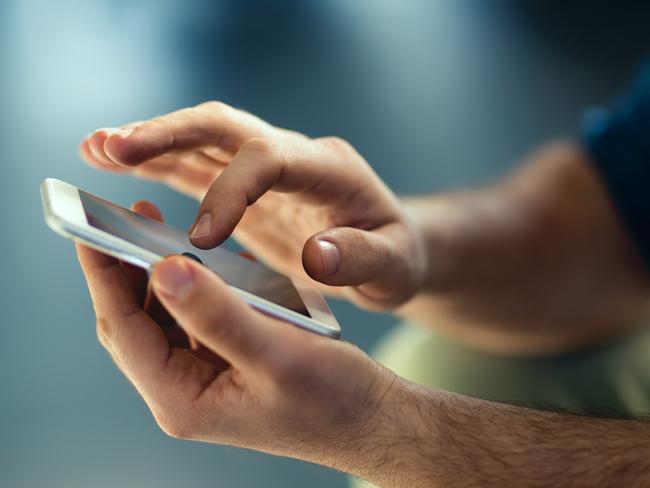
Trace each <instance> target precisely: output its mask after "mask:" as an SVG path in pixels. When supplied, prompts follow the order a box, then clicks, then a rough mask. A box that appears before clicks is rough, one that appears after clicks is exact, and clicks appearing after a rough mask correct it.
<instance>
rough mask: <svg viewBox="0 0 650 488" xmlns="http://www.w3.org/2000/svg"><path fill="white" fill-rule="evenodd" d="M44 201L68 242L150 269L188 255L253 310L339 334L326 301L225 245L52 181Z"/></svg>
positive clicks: (53, 226)
mask: <svg viewBox="0 0 650 488" xmlns="http://www.w3.org/2000/svg"><path fill="white" fill-rule="evenodd" d="M41 198H42V200H43V211H44V213H45V221H46V222H47V224H48V225H49V226H50V228H51V229H52V230H54V231H55V232H57V233H59V234H61V235H62V236H64V237H67V238H68V239H72V240H75V241H79V242H81V243H83V244H85V245H86V246H88V247H92V248H94V249H96V250H98V251H100V252H103V253H105V254H109V255H111V256H114V257H116V258H118V259H121V260H123V261H126V262H128V263H131V264H133V265H136V266H139V267H142V268H145V269H147V270H150V269H152V267H153V266H154V265H155V264H156V263H157V262H158V261H160V260H162V259H163V258H164V257H165V256H169V255H172V254H185V255H186V256H188V257H190V258H192V259H195V260H196V261H198V262H200V263H201V264H203V265H204V266H206V267H208V268H209V269H211V270H212V271H214V272H215V273H216V274H217V275H219V276H220V277H221V279H223V280H224V281H225V282H226V283H227V284H228V285H229V286H230V287H231V288H232V290H233V291H234V292H235V293H236V294H237V295H239V296H240V297H241V298H242V299H243V300H244V301H245V302H246V303H248V304H249V305H251V306H252V307H254V308H255V309H257V310H260V311H262V312H264V313H266V314H268V315H272V316H273V317H276V318H278V319H281V320H284V321H286V322H290V323H291V324H294V325H296V326H298V327H302V328H303V329H306V330H309V331H311V332H315V333H317V334H321V335H324V336H328V337H332V338H338V337H340V335H341V328H340V326H339V324H338V322H337V321H336V318H335V317H334V315H333V314H332V312H331V311H330V309H329V307H328V306H327V302H326V301H325V298H324V297H323V296H322V295H321V294H320V293H319V292H318V291H317V290H316V289H315V288H313V287H312V286H310V285H309V284H307V283H305V282H303V281H301V280H299V279H296V278H292V277H287V276H284V275H282V274H280V273H277V272H275V271H273V270H272V269H270V268H269V267H267V266H265V265H264V264H262V263H261V262H258V261H254V260H251V259H247V258H245V257H242V256H240V255H238V254H236V253H234V252H231V251H229V250H227V249H225V248H223V247H216V248H214V249H211V250H207V251H206V250H204V249H199V248H197V247H195V246H193V245H192V243H191V242H190V240H189V237H188V235H187V232H185V231H182V230H179V229H176V228H174V227H171V226H169V225H166V224H162V223H160V222H157V221H155V220H153V219H150V218H148V217H144V216H142V215H139V214H136V213H135V212H132V211H131V210H128V209H126V208H123V207H120V206H119V205H115V204H114V203H111V202H109V201H107V200H104V199H102V198H99V197H97V196H95V195H92V194H91V193H88V192H85V191H83V190H81V189H79V188H77V187H75V186H73V185H70V184H69V183H65V182H63V181H60V180H57V179H54V178H47V179H45V180H44V181H43V183H41Z"/></svg>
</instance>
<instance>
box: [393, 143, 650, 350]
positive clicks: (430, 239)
mask: <svg viewBox="0 0 650 488" xmlns="http://www.w3.org/2000/svg"><path fill="white" fill-rule="evenodd" d="M404 207H405V209H406V212H407V214H408V215H409V216H410V218H411V220H412V222H413V223H414V227H415V228H416V229H418V232H419V235H420V236H422V237H421V240H422V241H423V242H424V243H425V244H424V246H423V247H424V248H425V249H427V251H428V260H427V261H428V266H427V272H426V279H425V280H424V283H423V286H422V288H421V290H420V292H419V293H418V294H416V295H415V296H414V297H413V298H412V299H411V300H410V301H409V302H408V303H406V304H404V305H403V306H402V307H401V308H400V309H398V310H397V313H398V314H400V315H402V316H404V317H406V318H408V319H410V320H413V321H416V322H419V323H423V324H427V325H433V326H434V327H436V328H438V329H441V328H442V329H446V330H447V331H448V332H450V333H452V334H455V335H456V336H460V338H461V339H463V340H466V341H471V342H473V343H474V345H476V346H480V347H487V348H491V349H500V350H502V351H507V352H517V353H527V352H546V351H558V350H561V349H568V348H572V347H574V346H577V345H584V344H585V343H587V342H590V341H597V340H600V339H601V338H603V337H606V336H607V335H610V334H612V333H614V332H615V331H618V330H620V329H621V328H622V327H625V326H627V325H629V324H634V323H638V322H639V317H641V316H645V314H646V313H647V302H648V296H650V286H649V283H650V282H649V280H648V274H647V272H646V271H645V269H644V266H643V262H642V261H641V260H640V258H639V256H638V254H637V253H636V252H635V249H634V246H633V244H632V243H631V241H630V238H629V236H628V235H627V233H626V231H625V229H624V227H623V225H622V224H621V223H620V221H619V219H618V217H617V215H616V212H615V209H614V207H613V205H612V204H611V201H610V200H609V197H608V195H607V192H606V190H605V188H604V186H603V184H602V182H601V181H600V179H599V177H598V175H597V174H596V172H595V170H594V168H593V167H592V165H591V163H590V161H589V159H588V157H587V155H586V154H585V153H584V152H583V151H582V149H581V148H580V147H579V146H578V145H576V144H574V143H571V142H566V143H557V144H553V145H550V146H547V147H545V148H542V149H541V150H540V151H538V152H536V153H534V154H533V155H531V157H530V158H529V159H528V160H527V161H526V162H525V163H524V164H522V166H521V167H520V168H519V169H517V170H516V171H515V172H513V173H512V174H510V175H509V176H508V177H506V178H504V179H503V180H502V181H500V182H498V183H497V184H495V185H493V186H489V187H484V188H479V189H476V190H470V191H459V192H453V193H450V194H442V195H437V196H431V197H421V198H413V199H406V200H404Z"/></svg>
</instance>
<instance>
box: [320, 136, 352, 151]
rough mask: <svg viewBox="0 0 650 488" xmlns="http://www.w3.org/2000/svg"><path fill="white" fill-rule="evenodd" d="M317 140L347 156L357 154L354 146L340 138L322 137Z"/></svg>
mask: <svg viewBox="0 0 650 488" xmlns="http://www.w3.org/2000/svg"><path fill="white" fill-rule="evenodd" d="M316 140H317V141H318V142H319V143H321V144H323V145H325V146H327V147H330V148H332V149H334V150H336V151H339V152H342V153H345V154H347V153H351V152H355V150H354V148H353V147H352V144H350V143H349V142H348V141H346V140H345V139H343V138H341V137H338V136H328V137H321V138H319V139H316Z"/></svg>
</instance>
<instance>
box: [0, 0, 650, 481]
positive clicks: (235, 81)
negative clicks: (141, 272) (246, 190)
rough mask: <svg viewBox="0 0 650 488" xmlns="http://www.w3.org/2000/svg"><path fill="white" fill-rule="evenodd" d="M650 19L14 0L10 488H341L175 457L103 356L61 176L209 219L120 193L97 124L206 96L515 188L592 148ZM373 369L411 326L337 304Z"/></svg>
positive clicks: (183, 201)
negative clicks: (566, 155) (593, 112)
mask: <svg viewBox="0 0 650 488" xmlns="http://www.w3.org/2000/svg"><path fill="white" fill-rule="evenodd" d="M649 14H650V4H647V3H645V2H641V1H639V2H631V1H619V2H616V3H613V2H594V1H589V2H587V1H580V2H575V1H563V2H559V1H558V2H551V1H542V0H536V1H526V2H520V1H516V0H512V1H505V0H504V1H496V0H494V1H493V0H489V1H488V0H475V1H471V0H420V1H417V0H409V1H406V0H393V1H388V0H358V1H346V0H332V1H325V0H323V1H315V0H314V1H295V0H285V1H253V0H246V1H242V0H240V1H214V0H213V1H207V0H205V1H201V0H156V1H154V0H150V1H144V0H143V1H133V0H131V1H126V0H104V1H92V2H80V1H73V0H60V1H58V2H46V1H44V0H42V1H38V0H2V2H0V164H1V165H2V168H3V173H2V176H0V189H1V191H0V203H1V204H2V210H1V211H0V228H1V229H2V230H1V232H2V236H3V238H2V239H0V250H1V251H2V255H3V256H5V257H4V259H3V260H2V262H1V264H0V266H1V272H2V277H3V279H2V281H1V282H0V289H1V293H0V297H1V298H0V300H1V302H0V303H1V305H2V312H3V315H2V329H3V330H2V334H3V337H4V340H3V341H2V343H1V344H0V351H1V355H0V387H1V390H0V391H1V393H0V398H1V401H0V486H3V487H4V486H6V487H40V486H47V487H50V488H55V487H87V486H93V487H113V486H142V487H154V486H155V487H158V488H164V487H175V486H179V485H181V484H182V485H183V486H219V487H221V486H224V487H226V486H227V487H258V486H265V487H276V486H277V487H281V486H282V487H285V486H310V487H313V488H318V487H325V486H327V487H337V486H345V477H344V476H343V475H341V474H338V473H335V472H332V471H330V470H327V469H325V468H321V467H317V466H313V465H309V464H306V463H301V462H297V461H292V460H286V459H279V458H274V457H271V456H266V455H262V454H256V453H251V452H247V451H243V450H238V449H231V448H224V447H217V446H209V445H202V444H198V443H190V442H183V441H178V440H173V439H169V438H166V437H165V436H164V435H163V434H162V433H161V432H160V431H159V429H158V428H157V426H156V424H155V423H154V421H153V420H152V418H151V416H150V414H149V413H148V410H147V409H146V407H145V405H144V403H143V402H142V401H141V400H140V398H139V397H138V396H137V394H136V393H135V391H134V389H133V388H132V387H131V386H130V385H129V384H128V383H127V381H126V380H125V379H124V378H123V377H122V376H121V375H120V374H119V373H118V372H117V370H116V369H115V368H114V366H113V365H112V363H111V361H110V359H109V358H108V356H107V354H106V353H105V352H104V351H103V350H102V349H101V347H100V346H99V344H98V343H97V341H96V338H95V329H94V316H93V314H92V310H91V306H90V301H89V297H88V294H87V291H86V288H85V285H84V282H83V280H82V277H81V273H80V271H79V268H78V266H77V263H76V260H75V256H74V253H73V248H72V245H71V243H70V242H69V241H67V240H64V239H63V238H61V237H59V236H58V235H55V234H54V233H52V232H51V231H50V230H49V229H48V228H47V227H46V226H45V224H44V222H43V218H42V212H41V204H40V198H39V192H38V185H39V183H40V181H41V180H42V179H43V178H45V177H50V176H51V177H57V178H60V179H63V180H66V181H69V182H71V183H73V184H76V185H78V186H81V187H83V188H85V189H87V190H89V191H91V192H93V193H96V194H99V195H101V196H104V197H107V198H109V199H111V200H113V201H116V202H119V203H121V204H123V205H128V204H130V203H131V202H132V201H135V200H137V199H142V198H147V199H150V200H153V201H154V202H156V203H157V204H159V205H160V206H161V207H162V209H163V211H164V213H165V214H166V217H167V219H168V220H169V221H170V223H172V224H173V225H176V226H180V227H182V228H186V227H187V226H188V225H189V224H190V222H191V221H192V219H193V217H194V215H195V211H196V209H197V202H194V201H190V200H189V199H187V198H185V197H182V196H180V195H178V194H175V193H173V192H171V191H170V190H167V189H166V188H163V187H160V186H156V185H152V184H146V183H143V182H138V181H135V180H133V179H130V178H127V177H124V176H116V175H109V174H103V173H100V172H98V171H95V170H93V169H90V168H89V167H87V166H85V165H84V164H83V163H81V161H80V159H79V157H78V155H77V145H78V142H79V141H80V140H81V138H82V137H83V136H84V134H86V133H88V132H91V131H92V130H94V129H95V128H97V127H102V126H115V125H120V124H123V123H126V122H129V121H132V120H137V119H143V118H149V117H152V116H155V115H157V114H162V113H165V112H168V111H172V110H175V109H178V108H182V107H185V106H188V105H193V104H196V103H199V102H201V101H205V100H209V99H218V100H222V101H225V102H227V103H229V104H232V105H235V106H237V107H242V108H244V109H246V110H248V111H251V112H253V113H255V114H257V115H259V116H261V117H263V118H265V119H267V120H269V121H271V122H272V123H274V124H277V125H281V126H285V127H289V128H292V129H295V130H299V131H302V132H305V133H307V134H309V135H313V136H321V135H339V136H342V137H344V138H346V139H348V140H350V141H351V142H352V143H353V144H354V145H355V146H356V147H357V148H358V150H359V151H360V152H361V153H362V154H363V155H364V156H365V157H366V158H367V159H368V160H369V161H370V162H371V164H372V165H373V166H374V167H375V169H376V170H377V172H378V173H379V174H380V175H381V176H382V177H383V178H384V179H385V180H386V181H387V182H388V183H389V185H390V186H392V187H393V188H394V189H395V190H396V191H397V192H399V193H403V194H407V193H422V192H431V191H435V190H442V189H445V188H450V187H456V186H459V185H470V184H476V183H481V182H485V181H489V180H491V179H494V178H495V177H498V176H499V175H501V174H503V173H504V172H505V171H507V170H508V169H509V168H510V167H512V166H513V165H514V164H516V163H517V161H518V160H519V158H520V157H521V156H523V155H524V154H525V153H526V152H527V151H528V150H529V149H531V148H532V147H534V146H536V145H538V144H540V143H541V142H543V141H547V140H549V139H552V138H556V137H562V136H571V135H574V134H575V133H576V128H577V126H578V122H579V118H580V114H581V112H582V110H583V108H584V107H585V106H588V105H591V104H602V103H607V102H608V101H609V100H610V99H611V98H612V96H613V95H614V93H615V92H616V90H617V89H618V88H620V87H621V85H622V83H624V81H625V80H626V79H627V78H628V77H629V75H630V73H631V72H632V70H633V68H634V66H635V64H636V63H637V62H638V60H639V59H640V58H641V57H642V55H643V53H644V52H646V50H647V49H648V47H649V46H650V29H648V25H650V23H649V22H648V21H649ZM332 305H333V308H334V310H335V313H336V315H337V316H338V319H339V321H340V322H341V324H342V326H343V328H344V334H345V337H346V338H347V339H348V340H350V341H352V342H355V343H357V344H359V345H360V346H361V347H363V348H364V349H366V350H371V348H372V346H373V344H375V343H376V341H377V340H378V338H379V337H380V336H381V335H382V334H383V333H385V332H386V331H387V330H388V329H389V328H390V327H392V326H393V325H394V319H392V318H390V317H387V316H381V315H376V314H369V313H367V312H361V311H358V310H355V309H354V308H353V307H351V306H349V305H346V304H342V303H333V304H332Z"/></svg>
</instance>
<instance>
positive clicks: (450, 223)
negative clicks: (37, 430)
mask: <svg viewBox="0 0 650 488" xmlns="http://www.w3.org/2000/svg"><path fill="white" fill-rule="evenodd" d="M81 153H82V155H83V157H84V158H85V159H86V160H87V161H88V162H89V163H91V164H93V165H95V166H97V167H100V168H102V169H105V170H110V171H116V172H122V173H133V174H135V175H136V176H139V177H143V178H148V179H153V180H155V181H161V182H165V183H167V184H169V185H170V186H172V187H174V188H176V189H178V190H181V191H183V192H185V193H188V194H190V195H193V196H195V197H197V198H198V199H202V203H201V207H200V210H199V213H198V216H197V222H195V225H194V226H193V227H192V228H191V235H192V236H193V237H192V241H193V243H194V244H196V245H197V246H199V247H203V248H210V247H213V246H215V245H218V244H219V243H220V242H222V241H223V240H224V239H225V238H227V237H228V236H229V235H230V234H231V233H232V232H234V235H235V237H237V239H239V240H240V241H241V242H242V243H243V244H244V245H246V246H247V247H248V248H249V249H251V250H252V251H253V252H254V253H255V255H256V256H258V257H260V258H261V259H263V260H265V261H267V262H268V263H269V264H270V265H272V266H273V267H275V268H276V269H278V270H280V271H282V272H285V273H289V274H295V275H303V276H304V277H309V278H311V279H313V280H314V282H315V283H317V284H318V285H319V286H320V287H321V289H322V290H324V291H326V292H327V293H330V294H332V295H335V296H339V297H344V298H347V299H349V300H351V301H353V302H354V303H356V304H357V305H359V306H362V307H365V308H369V309H380V310H392V311H394V312H395V313H399V314H402V315H404V316H407V317H411V318H416V319H419V320H420V321H421V322H423V323H427V324H428V323H429V322H430V321H431V319H432V318H435V321H436V324H435V325H436V326H438V327H442V328H445V329H446V330H448V331H449V332H450V333H455V334H457V335H460V336H461V337H475V341H477V342H478V343H479V344H481V345H482V346H483V347H492V348H495V349H497V348H502V349H505V350H509V351H519V352H522V353H527V354H529V353H531V352H549V351H556V350H559V349H562V348H567V347H575V346H576V345H579V344H580V345H582V344H585V343H587V342H588V341H593V340H598V339H602V338H603V337H605V336H607V335H610V334H612V333H614V332H618V331H620V330H621V326H620V324H621V323H624V322H629V321H630V320H634V319H637V318H641V317H643V316H644V314H645V310H646V302H647V296H648V278H647V276H646V274H645V273H644V272H643V271H640V270H642V269H643V268H642V266H641V265H640V262H639V258H638V256H637V254H636V252H635V250H634V248H633V246H632V245H631V244H630V242H629V240H628V238H627V236H626V235H625V232H624V231H623V229H622V226H621V224H620V223H619V221H618V219H617V217H616V215H615V212H614V211H613V209H612V206H611V203H610V202H609V200H608V199H607V197H606V193H605V191H604V189H603V187H602V184H601V183H600V181H599V180H598V177H597V176H596V175H595V174H594V173H593V171H592V170H591V168H590V166H589V165H588V161H587V159H586V157H585V156H584V154H583V153H582V152H581V151H580V149H579V148H577V147H575V146H573V145H571V144H563V145H555V146H552V147H549V148H547V149H544V150H542V152H540V153H538V154H536V155H534V156H533V157H532V158H531V160H530V162H528V164H526V165H524V166H523V168H522V169H521V170H520V171H518V172H517V173H515V174H513V175H510V176H508V177H507V178H505V179H504V180H503V181H501V182H499V183H497V184H496V185H493V186H490V187H486V188H481V189H477V190H472V191H465V192H455V193H453V194H447V195H439V196H433V197H426V198H420V199H409V200H399V199H398V198H396V197H395V196H394V195H393V194H392V193H391V192H390V190H389V189H388V188H387V187H386V186H385V185H384V184H383V183H382V182H381V180H380V179H379V178H378V177H377V175H376V174H375V173H374V172H373V171H372V169H371V168H370V166H369V165H368V164H367V163H366V162H365V160H364V159H363V158H362V157H361V156H360V155H359V154H358V153H356V151H354V149H353V148H352V147H351V146H349V145H348V144H347V143H345V142H343V141H341V140H339V139H336V138H325V139H309V138H307V137H305V136H303V135H300V134H297V133H294V132H290V131H286V130H284V129H279V128H275V127H272V126H270V125H268V124H266V123H265V122H263V121H261V120H259V119H257V118H255V117H254V116H252V115H250V114H247V113H244V112H241V111H238V110H236V109H233V108H231V107H228V106H225V105H223V104H220V103H216V102H210V103H208V104H202V105H199V106H197V107H194V108H191V109H185V110H181V111H179V112H175V113H172V114H169V115H166V116H163V117H158V118H156V119H153V120H151V121H146V122H139V123H135V124H131V125H129V126H125V127H123V128H119V129H100V130H98V131H96V132H95V133H94V134H92V135H91V136H90V137H89V138H87V139H85V140H84V141H83V142H82V144H81ZM576 195H579V198H576ZM135 209H136V210H137V211H139V212H141V213H143V214H145V215H148V216H150V217H152V218H157V219H160V218H161V216H160V214H159V212H158V211H157V209H155V207H153V206H152V205H151V204H148V203H143V202H140V203H139V204H137V205H136V207H135ZM206 214H209V215H211V217H212V218H211V222H210V225H207V226H206V225H202V224H201V222H203V223H205V219H201V217H202V216H204V215H206ZM78 254H79V260H80V262H81V265H82V269H83V270H84V274H85V276H86V279H87V281H88V285H89V289H90V292H91V296H92V299H93V303H94V307H95V311H96V315H97V325H98V335H99V337H100V340H101V341H102V344H104V346H105V347H106V348H107V349H108V350H109V352H110V354H111V356H112V357H113V359H114V360H115V362H116V363H117V364H118V367H120V369H121V370H122V371H123V372H124V374H125V375H126V376H127V377H128V378H129V379H130V380H131V381H132V382H133V384H134V385H135V387H136V388H137V389H138V391H139V392H140V394H141V395H142V397H143V398H144V400H145V401H146V402H147V404H148V406H149V408H150V409H151V411H152V413H153V415H154V417H155V418H156V420H157V422H158V423H159V425H160V426H161V428H162V429H163V430H164V431H165V432H167V433H168V434H170V435H172V436H174V437H181V438H187V439H196V440H202V441H206V442H213V443H219V444H229V445H235V446H241V447H247V448H251V449H256V450H260V451H264V452H269V453H273V454H278V455H283V456H291V457H295V458H299V459H304V460H308V461H312V462H316V463H320V464H324V465H327V466H330V467H333V468H336V469H340V470H342V471H346V472H349V473H352V474H355V475H357V476H360V477H363V478H366V479H369V480H370V481H373V482H375V483H377V484H381V485H383V486H396V487H397V486H456V485H457V486H474V485H476V486H479V485H480V486H492V485H494V486H508V485H514V484H517V485H520V486H547V485H552V486H556V485H558V484H562V483H565V484H567V483H568V484H573V485H584V486H594V485H602V486H609V485H611V486H620V485H621V483H622V484H623V485H626V486H628V485H629V486H634V484H635V483H637V484H638V485H639V486H641V485H643V484H647V483H649V482H650V478H649V477H648V476H649V473H650V466H648V460H649V459H650V455H649V454H650V449H649V447H648V443H647V435H648V433H649V432H648V426H647V424H645V423H643V422H634V421H617V420H604V419H594V418H580V417H574V416H570V415H561V414H554V413H547V412H536V411H532V410H527V409H522V408H517V407H510V406H504V405H498V404H493V403H490V402H483V401H479V400H474V399H470V398H467V397H463V396H459V395H453V394H450V393H446V392H439V391H430V390H426V389H423V388H420V387H418V386H416V385H413V384H411V383H409V382H407V381H406V380H404V379H402V378H399V377H397V376H396V375H394V374H393V373H392V372H390V371H388V370H386V369H385V368H383V367H382V366H380V365H378V364H377V363H375V362H373V361H372V360H371V359H369V358H368V357H367V356H366V355H365V354H364V353H363V352H361V351H360V350H359V349H358V348H356V347H354V346H352V345H350V344H347V343H345V342H343V341H334V340H330V339H327V338H324V337H320V336H317V335H315V334H310V333H308V332H306V331H303V330H300V329H298V328H296V327H293V326H290V325H289V324H286V323H282V322H280V321H278V320H275V319H273V318H271V317H268V316H265V315H263V314H260V313H258V312H256V311H254V310H253V309H251V308H250V307H248V306H247V305H245V304H244V303H243V302H242V301H241V300H239V299H238V298H237V297H235V296H234V295H233V294H232V293H231V292H230V290H229V289H228V287H227V286H225V285H224V283H223V282H222V281H221V280H220V279H219V278H218V277H217V276H215V275H214V274H213V273H211V272H210V271H209V270H207V269H206V268H204V267H202V266H200V265H198V264H197V263H195V262H193V261H191V260H188V259H186V258H183V257H179V256H176V257H170V258H167V259H165V260H164V261H162V262H161V263H159V264H158V265H157V266H156V267H155V269H154V271H153V274H152V276H151V281H150V283H147V278H146V276H144V275H142V273H141V272H138V271H137V270H134V269H132V268H130V267H127V266H125V265H123V264H122V263H120V262H119V261H116V260H114V259H112V258H110V257H107V256H104V255H101V254H99V253H97V252H95V251H92V250H89V249H87V248H84V247H82V246H78ZM522 277H526V279H525V280H522ZM156 300H157V301H156ZM531 466H534V467H535V469H534V470H531V469H530V467H531Z"/></svg>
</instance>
